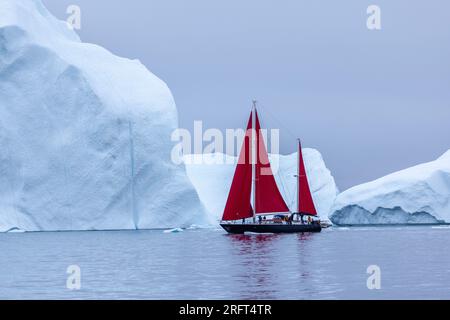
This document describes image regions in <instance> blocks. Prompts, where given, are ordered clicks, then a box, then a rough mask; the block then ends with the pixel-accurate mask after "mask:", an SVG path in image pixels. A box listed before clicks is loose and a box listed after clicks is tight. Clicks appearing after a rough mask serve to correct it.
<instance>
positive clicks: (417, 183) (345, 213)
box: [330, 150, 450, 225]
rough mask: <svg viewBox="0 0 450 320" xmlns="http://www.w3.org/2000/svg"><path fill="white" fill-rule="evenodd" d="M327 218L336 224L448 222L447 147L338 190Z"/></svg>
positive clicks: (449, 159) (449, 177)
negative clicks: (425, 159) (433, 156)
mask: <svg viewBox="0 0 450 320" xmlns="http://www.w3.org/2000/svg"><path fill="white" fill-rule="evenodd" d="M330 218H331V221H332V222H333V223H335V224H340V225H356V224H411V223H419V224H420V223H440V222H450V150H449V151H447V152H446V153H445V154H444V155H443V156H441V157H440V158H439V159H437V160H435V161H432V162H429V163H424V164H421V165H418V166H415V167H412V168H408V169H405V170H402V171H399V172H396V173H393V174H390V175H387V176H385V177H382V178H380V179H377V180H375V181H372V182H368V183H365V184H362V185H359V186H356V187H353V188H350V189H349V190H347V191H344V192H342V193H341V194H339V195H338V197H337V198H336V202H335V204H334V207H333V213H332V214H331V216H330Z"/></svg>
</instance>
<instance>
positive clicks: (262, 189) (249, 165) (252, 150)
mask: <svg viewBox="0 0 450 320" xmlns="http://www.w3.org/2000/svg"><path fill="white" fill-rule="evenodd" d="M254 158H256V159H255V160H256V161H254V160H253V159H254ZM296 177H297V211H296V212H291V211H290V210H289V207H288V206H287V204H286V202H285V200H284V199H283V196H282V195H281V193H280V190H279V189H278V186H277V183H276V180H275V177H274V175H273V172H272V168H271V165H270V161H269V156H268V153H267V149H266V146H265V143H264V138H263V134H262V130H261V126H260V121H259V117H258V113H257V111H256V107H255V104H254V106H253V109H252V113H251V114H250V118H249V121H248V124H247V131H246V134H245V137H244V141H243V144H242V147H241V151H240V154H239V158H238V163H237V165H236V170H235V172H234V176H233V180H232V183H231V187H230V192H229V194H228V199H227V202H226V205H225V209H224V212H223V217H222V223H221V226H222V227H223V228H224V229H225V230H226V231H228V232H230V233H244V232H258V233H266V232H267V233H292V232H319V231H320V230H321V227H320V223H319V221H318V220H316V219H314V218H313V217H315V216H317V211H316V208H315V205H314V201H313V198H312V195H311V191H310V188H309V184H308V178H307V175H306V170H305V164H304V161H303V154H302V150H301V144H300V141H299V142H298V171H297V175H296ZM252 195H253V196H252ZM305 217H306V218H305Z"/></svg>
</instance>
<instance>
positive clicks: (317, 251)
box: [0, 227, 450, 299]
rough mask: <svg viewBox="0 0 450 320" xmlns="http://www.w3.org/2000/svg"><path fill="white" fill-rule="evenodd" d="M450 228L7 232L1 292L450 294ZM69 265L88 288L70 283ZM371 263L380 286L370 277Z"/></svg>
mask: <svg viewBox="0 0 450 320" xmlns="http://www.w3.org/2000/svg"><path fill="white" fill-rule="evenodd" d="M449 245H450V228H448V227H367V228H362V227H359V228H357V227H355V228H330V229H326V230H323V231H322V233H319V234H287V235H256V234H250V235H228V234H226V233H225V232H224V231H222V230H219V229H198V230H187V231H184V232H179V233H163V232H162V231H161V230H153V231H117V232H60V233H20V234H18V233H17V234H16V233H9V234H0V298H1V299H22V298H26V299H86V298H87V299H94V298H95V299H335V298H345V299H347V298H351V299H353V298H354V299H404V298H412V299H419V298H425V299H431V298H438V299H442V298H446V299H450V254H449ZM69 265H78V266H79V267H80V268H81V289H80V290H78V291H72V290H69V289H67V288H66V280H67V277H68V274H66V271H67V267H68V266H69ZM369 265H377V266H379V267H380V269H381V289H380V290H369V289H368V288H367V285H366V281H367V278H368V277H369V275H368V274H367V273H366V271H367V267H368V266H369Z"/></svg>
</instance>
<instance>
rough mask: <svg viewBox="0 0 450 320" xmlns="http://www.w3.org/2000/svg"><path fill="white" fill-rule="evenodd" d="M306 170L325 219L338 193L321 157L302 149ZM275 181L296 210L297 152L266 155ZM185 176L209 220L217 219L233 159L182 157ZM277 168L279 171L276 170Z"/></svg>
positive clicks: (318, 208)
mask: <svg viewBox="0 0 450 320" xmlns="http://www.w3.org/2000/svg"><path fill="white" fill-rule="evenodd" d="M303 156H304V159H305V167H306V171H307V174H308V180H309V184H310V188H311V192H312V193H313V199H314V202H315V204H316V208H317V211H318V213H319V215H320V217H321V218H322V219H326V218H327V217H328V214H329V212H330V209H331V207H332V205H333V202H334V200H335V198H336V196H337V194H338V189H337V187H336V183H335V181H334V178H333V176H332V175H331V173H330V171H329V170H328V169H327V167H326V166H325V162H324V161H323V159H322V155H321V154H320V153H319V152H318V151H317V150H315V149H309V148H305V149H303ZM269 159H270V162H271V164H272V167H273V169H274V172H276V174H275V179H276V181H277V184H278V187H279V189H280V192H281V194H282V195H283V198H284V199H285V201H286V203H287V205H288V206H289V208H290V209H291V210H292V211H295V210H296V192H297V180H296V178H295V177H294V175H296V174H297V153H293V154H290V155H280V156H278V155H269ZM184 161H185V165H186V169H187V173H188V176H189V178H190V179H191V181H192V183H193V184H194V186H195V188H196V190H197V192H198V194H199V196H200V200H201V201H202V202H203V204H204V205H205V207H206V209H207V210H208V212H209V213H210V214H211V217H212V220H216V221H217V220H220V218H221V217H222V213H223V209H224V207H225V202H226V200H227V197H228V192H229V189H230V186H231V180H232V179H233V174H234V169H235V163H236V161H237V158H236V157H233V156H229V155H225V154H223V153H214V154H204V155H199V154H196V155H185V156H184ZM276 168H278V170H276Z"/></svg>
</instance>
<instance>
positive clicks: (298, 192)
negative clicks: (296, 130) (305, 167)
mask: <svg viewBox="0 0 450 320" xmlns="http://www.w3.org/2000/svg"><path fill="white" fill-rule="evenodd" d="M297 142H298V146H297V213H300V152H302V143H301V141H300V139H297Z"/></svg>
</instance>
